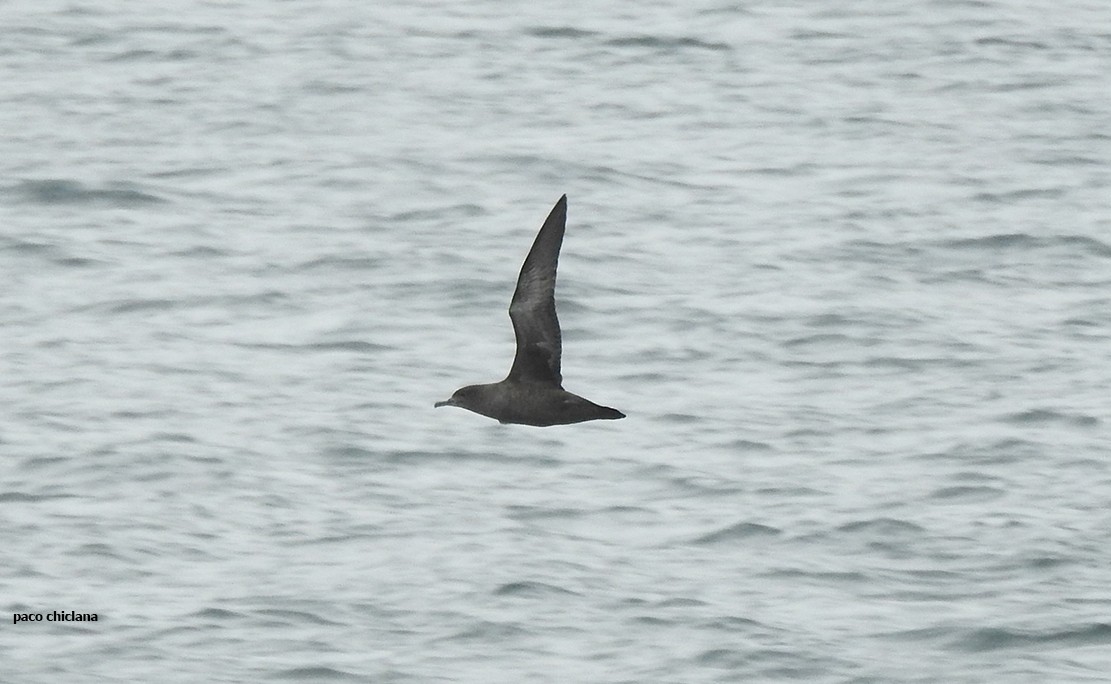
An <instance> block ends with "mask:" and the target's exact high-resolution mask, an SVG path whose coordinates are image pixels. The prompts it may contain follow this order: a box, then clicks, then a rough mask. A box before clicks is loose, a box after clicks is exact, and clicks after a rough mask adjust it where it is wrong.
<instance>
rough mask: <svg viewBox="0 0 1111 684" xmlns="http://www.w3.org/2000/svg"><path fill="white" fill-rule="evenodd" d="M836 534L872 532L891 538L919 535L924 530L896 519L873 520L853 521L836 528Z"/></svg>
mask: <svg viewBox="0 0 1111 684" xmlns="http://www.w3.org/2000/svg"><path fill="white" fill-rule="evenodd" d="M837 531H838V532H854V533H855V532H872V533H874V534H878V535H884V536H892V535H904V534H908V533H915V534H917V533H920V532H925V531H926V530H925V529H924V528H922V527H919V526H918V525H915V524H914V523H912V522H907V521H906V520H899V519H897V518H873V519H871V520H854V521H853V522H849V523H845V524H844V525H839V526H838V527H837Z"/></svg>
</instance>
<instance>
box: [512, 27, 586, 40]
mask: <svg viewBox="0 0 1111 684" xmlns="http://www.w3.org/2000/svg"><path fill="white" fill-rule="evenodd" d="M526 33H528V34H529V35H530V36H535V37H537V38H589V37H591V36H596V35H598V32H597V31H586V30H583V29H580V28H575V27H573V26H537V27H534V28H531V29H529V30H528V31H526Z"/></svg>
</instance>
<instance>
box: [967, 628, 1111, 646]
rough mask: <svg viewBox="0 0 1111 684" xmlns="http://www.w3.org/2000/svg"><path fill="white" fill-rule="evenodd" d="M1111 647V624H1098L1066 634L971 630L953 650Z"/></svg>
mask: <svg viewBox="0 0 1111 684" xmlns="http://www.w3.org/2000/svg"><path fill="white" fill-rule="evenodd" d="M1103 644H1109V645H1111V624H1108V623H1106V622H1095V623H1091V624H1087V625H1082V626H1079V627H1075V628H1073V629H1063V630H1044V631H1024V630H1017V629H1007V628H1004V627H985V628H982V629H975V630H970V631H969V632H968V633H967V634H964V635H962V636H961V637H959V638H957V639H954V640H953V641H952V642H951V646H952V647H953V648H954V649H956V650H960V651H972V652H981V651H998V650H1001V649H1008V648H1026V647H1029V646H1033V645H1058V646H1092V645H1103Z"/></svg>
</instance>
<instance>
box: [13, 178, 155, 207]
mask: <svg viewBox="0 0 1111 684" xmlns="http://www.w3.org/2000/svg"><path fill="white" fill-rule="evenodd" d="M7 190H8V192H9V193H11V194H14V195H16V196H17V197H19V198H21V199H23V201H25V202H27V203H30V204H46V205H57V204H83V205H93V206H95V205H108V206H114V207H134V206H144V205H149V204H157V203H161V202H165V201H166V200H165V199H163V198H161V197H159V196H157V195H154V194H151V193H149V192H143V191H141V190H137V189H135V187H134V186H133V184H131V183H118V184H114V185H109V186H107V187H101V188H91V187H88V186H86V185H84V184H82V183H79V182H77V181H74V180H68V179H64V178H54V179H44V180H25V181H22V182H20V183H18V184H16V185H15V186H12V187H10V188H7Z"/></svg>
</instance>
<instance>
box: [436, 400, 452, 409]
mask: <svg viewBox="0 0 1111 684" xmlns="http://www.w3.org/2000/svg"><path fill="white" fill-rule="evenodd" d="M432 406H434V407H435V408H440V407H441V406H455V402H454V401H452V400H451V399H445V400H444V401H437V402H436V403H435V404H432Z"/></svg>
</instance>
